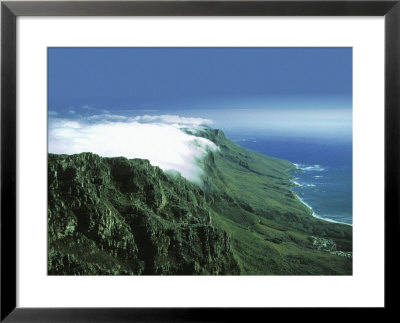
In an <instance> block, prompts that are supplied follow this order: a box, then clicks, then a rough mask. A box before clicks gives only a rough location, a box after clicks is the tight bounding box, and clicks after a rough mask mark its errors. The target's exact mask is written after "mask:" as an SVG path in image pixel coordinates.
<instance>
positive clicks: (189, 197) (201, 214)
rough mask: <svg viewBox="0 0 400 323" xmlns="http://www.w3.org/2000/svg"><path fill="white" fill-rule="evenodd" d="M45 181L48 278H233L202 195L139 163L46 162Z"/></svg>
mask: <svg viewBox="0 0 400 323" xmlns="http://www.w3.org/2000/svg"><path fill="white" fill-rule="evenodd" d="M48 179H49V183H48V187H49V191H48V199H49V200H48V240H49V241H48V242H49V253H48V272H49V274H51V275H139V274H147V275H167V274H169V275H171V274H174V275H193V274H237V273H238V272H239V269H238V265H237V263H236V260H235V259H234V257H233V254H232V251H231V248H230V237H229V236H228V234H227V233H226V232H225V231H223V230H221V229H218V228H215V227H213V226H212V225H211V217H210V211H209V209H208V208H207V204H206V202H205V196H204V195H205V194H204V192H203V191H202V190H201V189H200V188H199V187H198V186H196V185H193V184H191V183H189V182H188V181H186V180H185V179H183V178H181V177H176V176H175V177H173V178H172V177H169V176H167V175H166V174H164V172H163V171H162V170H160V169H159V168H158V167H154V166H152V165H150V163H149V162H148V161H147V160H141V159H133V160H128V159H126V158H122V157H121V158H102V157H99V156H97V155H95V154H91V153H82V154H78V155H70V156H67V155H52V154H49V162H48Z"/></svg>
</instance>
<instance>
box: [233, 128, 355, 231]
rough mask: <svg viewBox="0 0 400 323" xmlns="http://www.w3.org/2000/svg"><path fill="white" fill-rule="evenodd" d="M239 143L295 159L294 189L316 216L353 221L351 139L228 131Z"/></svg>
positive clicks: (261, 151) (253, 148)
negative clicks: (301, 137) (323, 138)
mask: <svg viewBox="0 0 400 323" xmlns="http://www.w3.org/2000/svg"><path fill="white" fill-rule="evenodd" d="M226 135H227V137H228V138H229V139H231V140H232V141H234V142H236V143H237V144H238V145H240V146H242V147H245V148H248V149H251V150H253V151H256V152H259V153H261V154H264V155H268V156H272V157H277V158H281V159H286V160H289V161H291V162H292V163H294V164H295V165H296V166H297V168H298V170H299V171H298V172H295V173H293V174H292V175H293V177H294V178H293V182H294V184H295V185H294V186H293V191H294V192H296V193H297V195H298V197H299V198H300V199H301V201H302V202H303V203H304V204H306V205H307V206H309V207H310V208H311V209H312V211H313V213H314V216H316V217H318V218H321V219H324V220H327V221H333V222H340V223H346V224H352V222H353V221H352V208H353V205H352V200H353V194H352V191H353V188H352V143H351V142H343V141H341V142H337V141H333V140H327V141H323V140H322V139H299V138H271V137H269V138H267V137H263V136H254V137H245V136H240V135H239V134H226Z"/></svg>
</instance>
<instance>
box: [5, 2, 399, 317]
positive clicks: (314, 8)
mask: <svg viewBox="0 0 400 323" xmlns="http://www.w3.org/2000/svg"><path fill="white" fill-rule="evenodd" d="M399 2H400V0H394V1H393V0H379V1H369V0H361V1H332V0H314V1H301V0H297V1H285V0H284V1H273V0H259V1H78V2H76V1H73V2H72V1H66V2H64V1H63V2H59V1H46V2H37V1H29V2H28V1H27V2H24V1H18V2H16V1H2V3H1V285H0V288H1V294H0V297H1V317H0V320H1V321H5V322H31V321H32V322H33V321H35V322H89V321H90V322H92V321H96V322H130V321H134V322H142V321H151V322H167V321H168V322H169V321H197V322H202V321H216V322H217V321H229V322H231V321H236V320H238V319H239V318H240V317H241V316H242V315H243V314H244V315H246V316H248V315H251V317H254V318H256V317H262V315H265V314H266V313H265V311H266V310H267V309H265V308H264V309H260V308H258V309H256V308H252V309H243V308H235V309H229V308H214V309H209V308H201V309H200V308H130V309H126V308H125V309H122V308H112V309H111V308H79V309H78V308H57V309H50V308H18V307H16V299H17V290H16V287H17V286H16V269H17V267H16V241H17V236H16V234H17V233H16V189H17V186H16V185H17V183H16V163H17V156H16V133H17V132H16V131H17V124H16V82H17V79H16V41H17V39H16V37H17V31H16V19H17V17H19V16H384V17H385V156H384V157H385V309H386V310H389V309H395V308H396V300H395V299H396V298H395V293H394V292H395V289H396V286H398V282H399V279H398V273H395V269H396V266H395V261H396V258H397V257H396V256H397V254H398V251H397V247H396V245H398V240H396V239H397V237H398V236H399V226H400V221H399V204H400V202H399V201H400V194H399V180H400V172H399V170H400V169H399V168H400V167H399V165H400V160H399V159H400V158H399V157H400V147H399V127H400V122H399V121H400V113H399V110H400V94H399V90H400V3H399ZM371 238H373V237H371ZM270 310H273V309H270ZM274 310H277V309H274ZM284 310H287V309H284ZM330 311H332V310H330ZM253 315H254V316H253ZM259 315H261V316H259Z"/></svg>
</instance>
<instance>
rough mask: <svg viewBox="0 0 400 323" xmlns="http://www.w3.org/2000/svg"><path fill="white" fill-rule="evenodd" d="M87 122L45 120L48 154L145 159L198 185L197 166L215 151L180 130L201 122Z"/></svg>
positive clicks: (122, 119) (105, 117) (168, 119)
mask: <svg viewBox="0 0 400 323" xmlns="http://www.w3.org/2000/svg"><path fill="white" fill-rule="evenodd" d="M88 119H89V118H88ZM89 120H90V121H95V122H94V123H93V122H89V121H88V120H83V121H76V120H67V119H55V120H49V152H50V153H55V154H76V153H81V152H93V153H96V154H98V155H100V156H103V157H117V156H124V157H126V158H142V159H148V160H149V161H150V163H151V164H152V165H155V166H159V167H160V168H161V169H163V170H174V171H178V172H180V173H181V174H182V176H184V177H185V178H187V179H188V180H190V181H192V182H195V183H201V176H202V174H203V170H202V168H201V166H200V162H201V160H202V159H203V158H204V157H205V155H206V154H207V152H208V151H210V150H211V151H213V150H216V149H218V148H217V147H216V145H215V144H214V143H213V142H211V141H210V140H208V139H205V138H201V137H196V136H194V135H190V134H187V133H185V132H183V131H182V130H180V128H184V127H187V126H189V125H191V126H195V127H197V126H199V125H203V124H204V122H205V121H204V120H205V119H197V118H181V117H179V116H168V115H163V116H151V117H150V116H143V117H135V118H127V117H124V116H116V115H99V116H97V117H96V116H92V117H90V119H89Z"/></svg>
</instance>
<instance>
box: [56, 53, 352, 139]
mask: <svg viewBox="0 0 400 323" xmlns="http://www.w3.org/2000/svg"><path fill="white" fill-rule="evenodd" d="M48 67H49V68H48V73H49V74H48V75H49V87H48V89H49V93H48V95H49V97H48V98H49V100H48V102H49V111H51V115H53V116H56V115H57V116H59V117H60V116H62V117H68V118H79V117H81V116H85V115H89V114H98V113H102V112H103V113H105V112H107V113H111V114H119V115H131V116H132V115H143V114H152V115H160V114H179V115H182V116H192V117H203V118H204V117H205V118H210V119H214V121H215V125H216V127H220V128H222V129H225V128H226V129H228V131H234V130H235V129H242V130H243V129H244V128H246V129H250V128H251V129H252V130H253V131H264V132H266V133H268V132H274V133H288V134H289V133H292V135H301V134H303V135H306V134H307V133H309V132H310V131H311V130H310V129H311V128H314V130H313V131H311V132H313V135H314V136H316V135H317V134H322V135H326V136H337V135H343V136H351V124H352V122H351V109H352V49H351V48H49V51H48ZM292 111H296V112H295V113H292ZM263 120H264V121H265V122H263Z"/></svg>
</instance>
